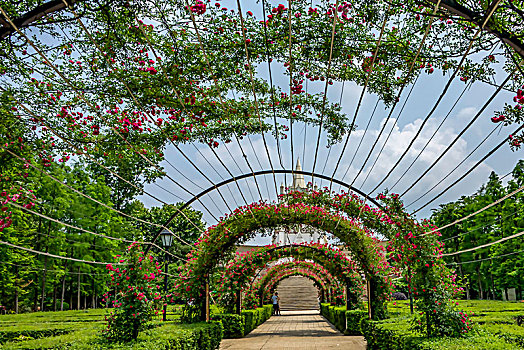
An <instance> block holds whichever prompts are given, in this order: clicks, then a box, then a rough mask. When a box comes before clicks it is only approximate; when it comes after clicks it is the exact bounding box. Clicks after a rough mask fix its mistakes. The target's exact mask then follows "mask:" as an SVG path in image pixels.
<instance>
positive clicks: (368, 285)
mask: <svg viewBox="0 0 524 350" xmlns="http://www.w3.org/2000/svg"><path fill="white" fill-rule="evenodd" d="M367 292H368V315H369V319H370V320H371V319H372V317H373V312H372V308H371V283H370V282H369V279H368V280H367Z"/></svg>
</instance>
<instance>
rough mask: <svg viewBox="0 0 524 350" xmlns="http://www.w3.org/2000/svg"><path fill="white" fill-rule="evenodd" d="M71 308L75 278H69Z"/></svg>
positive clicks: (71, 305)
mask: <svg viewBox="0 0 524 350" xmlns="http://www.w3.org/2000/svg"><path fill="white" fill-rule="evenodd" d="M69 310H73V278H71V279H70V280H69Z"/></svg>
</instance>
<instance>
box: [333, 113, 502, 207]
mask: <svg viewBox="0 0 524 350" xmlns="http://www.w3.org/2000/svg"><path fill="white" fill-rule="evenodd" d="M470 112H471V111H470ZM464 113H466V112H464ZM384 122H385V119H384V120H383V121H382V123H384ZM395 122H396V120H394V119H390V120H389V121H388V125H386V128H385V131H384V133H383V134H382V135H381V137H380V140H379V142H378V143H377V146H376V147H375V150H374V151H373V154H372V156H371V157H370V160H369V161H368V163H367V164H366V166H365V168H364V170H363V171H362V173H361V174H360V176H359V177H358V179H357V180H356V181H355V186H356V187H360V186H362V183H363V181H364V179H365V178H366V176H367V175H368V174H369V178H368V179H367V181H366V183H365V186H363V188H364V189H365V190H368V191H369V190H370V189H372V188H373V187H375V185H376V184H378V183H379V182H380V181H381V180H382V179H383V178H384V176H385V175H386V174H387V173H388V172H389V170H390V169H391V168H392V167H393V165H394V164H395V163H396V161H397V160H398V159H399V157H400V156H401V155H402V153H403V152H404V151H405V149H406V148H407V147H408V145H409V143H410V141H411V140H412V139H413V137H414V136H415V134H416V132H417V130H419V129H420V126H421V124H422V119H416V120H415V121H413V122H411V123H408V124H406V125H403V126H401V127H399V126H398V125H395V126H394V129H393V131H392V134H391V137H390V138H389V140H388V142H387V144H386V145H385V147H384V149H383V151H382V153H381V154H380V158H379V159H378V161H377V163H376V165H375V167H374V168H373V170H372V171H371V166H372V164H373V162H374V160H375V158H376V157H377V156H378V154H379V150H380V149H381V148H382V146H383V145H384V142H385V140H386V137H387V134H388V133H389V131H390V130H391V128H392V126H393V124H394V123H395ZM438 124H439V121H438V120H435V119H430V120H429V121H428V122H427V124H426V125H425V127H424V128H423V130H422V133H421V134H420V135H419V137H418V138H417V140H416V141H415V143H414V144H413V146H412V147H411V149H410V151H409V152H408V153H407V154H406V156H405V157H404V159H403V161H402V162H401V163H400V164H399V165H398V166H397V168H396V169H395V171H394V172H393V173H392V174H391V176H390V177H389V178H388V180H387V181H386V182H384V183H383V184H382V185H381V186H380V187H379V190H380V191H381V190H383V189H385V188H391V187H392V186H393V184H394V183H395V182H396V181H397V180H398V179H399V178H400V176H401V175H402V174H403V173H404V171H405V170H406V169H407V168H408V167H409V166H410V165H411V163H412V162H413V161H414V160H415V158H416V157H417V156H418V155H419V153H420V152H421V150H422V149H423V147H424V146H425V145H426V143H427V142H428V141H429V139H430V138H431V136H432V135H433V133H434V132H435V130H436V128H437V127H438ZM381 125H382V124H381ZM379 130H380V129H372V130H368V132H367V134H366V136H365V138H364V141H363V143H362V146H361V148H360V151H359V154H358V155H357V157H356V159H355V163H353V164H352V166H351V168H350V170H349V172H348V176H347V178H346V181H347V180H348V179H349V181H350V182H351V181H352V180H353V178H354V176H355V175H356V174H357V172H358V170H359V169H360V167H361V166H362V163H363V161H364V159H365V157H366V155H367V152H368V151H369V150H370V149H371V146H372V144H373V142H374V140H375V139H376V138H377V137H378V134H379ZM457 134H458V133H457V130H455V128H454V127H452V126H448V127H446V126H444V127H443V128H441V129H440V130H439V131H438V132H437V133H436V134H435V136H434V137H433V139H432V140H431V142H430V143H429V144H428V146H427V147H426V148H425V149H424V151H423V152H422V154H421V155H420V157H419V158H418V159H417V161H416V162H415V163H414V165H413V166H412V168H411V169H410V170H409V171H408V172H407V173H406V175H405V176H404V177H403V178H402V179H401V181H400V182H399V183H398V184H397V185H396V186H395V187H394V188H393V192H399V193H402V192H403V191H404V190H405V189H406V188H407V187H409V185H411V184H412V183H413V182H414V181H415V180H416V179H418V177H419V176H420V175H421V174H422V173H423V172H424V171H425V170H426V169H427V168H428V167H429V166H430V165H431V164H432V163H433V162H434V161H435V160H436V159H437V158H438V157H439V156H440V155H441V154H442V152H443V151H444V150H445V149H446V148H447V147H448V145H449V144H450V142H451V141H452V140H453V139H455V137H456V136H457ZM362 135H363V133H362V132H360V130H359V131H357V132H355V133H354V134H353V136H354V138H353V136H352V138H353V139H352V141H351V142H350V146H349V147H348V151H346V153H348V155H346V156H345V157H344V161H346V162H347V163H345V164H343V165H342V166H341V167H340V169H339V171H338V172H337V175H338V176H341V175H342V174H343V173H344V171H345V169H346V168H347V166H348V165H349V164H348V162H349V160H350V159H351V157H352V152H353V150H354V149H355V147H356V144H357V143H358V142H359V141H360V138H362ZM352 146H354V147H352ZM469 151H470V149H469V148H468V143H467V142H466V140H465V139H463V138H460V139H459V140H458V141H457V142H456V144H455V145H454V146H453V147H452V148H451V149H450V151H449V152H448V153H446V155H445V156H444V157H443V158H442V159H441V160H440V161H439V162H438V163H437V164H436V165H435V167H434V168H433V169H432V170H431V171H430V172H429V173H428V174H427V175H426V176H424V178H423V179H421V180H420V182H418V183H417V184H416V186H415V187H413V189H412V190H410V191H409V192H408V193H407V194H406V197H405V201H406V202H408V203H409V202H410V201H411V200H413V199H415V198H417V197H418V196H419V195H420V194H422V193H424V192H425V191H426V190H428V189H429V188H431V187H432V186H433V185H434V184H436V183H437V182H438V181H439V180H440V179H442V178H443V177H444V176H446V175H447V174H448V173H449V172H450V171H451V170H452V169H453V168H454V167H455V166H456V165H457V164H459V163H460V162H461V161H462V160H463V159H464V158H465V157H466V156H467V155H468V153H469ZM476 160H477V157H476V156H474V157H473V159H468V160H467V161H466V162H464V164H462V165H461V166H460V168H459V169H457V171H455V173H453V175H451V176H450V177H448V178H447V179H446V180H445V181H444V182H443V183H442V184H440V185H439V186H438V187H437V188H436V189H435V190H434V191H433V192H432V193H430V194H429V195H428V196H427V197H426V198H425V199H422V200H421V201H420V202H418V203H417V204H423V203H425V200H427V199H430V198H432V194H436V193H438V192H439V190H442V189H444V188H445V187H447V185H448V184H450V183H451V182H452V181H454V180H456V179H457V178H458V177H459V176H460V175H461V174H463V173H464V172H465V171H466V170H467V169H469V168H470V167H471V166H472V165H473V164H474V163H475V162H476ZM342 170H344V171H342ZM491 170H492V169H491V167H489V166H488V165H486V164H482V165H480V166H479V167H478V168H477V169H476V170H475V172H474V173H473V174H471V175H470V176H469V177H468V178H467V180H465V181H464V182H461V183H460V185H457V188H460V193H461V194H466V193H471V192H473V191H475V190H477V189H478V188H479V186H480V184H481V183H483V182H485V179H486V178H487V176H488V175H489V172H490V171H491ZM370 171H371V173H370ZM450 192H451V194H453V192H455V191H453V190H451V191H450ZM415 207H417V206H416V205H415ZM410 209H414V208H410Z"/></svg>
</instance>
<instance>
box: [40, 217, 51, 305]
mask: <svg viewBox="0 0 524 350" xmlns="http://www.w3.org/2000/svg"><path fill="white" fill-rule="evenodd" d="M50 234H51V222H49V224H48V225H47V237H46V243H47V244H46V246H45V252H46V253H48V252H49V235H50ZM46 283H47V255H46V256H44V275H43V276H42V300H40V310H41V311H44V307H45V287H46Z"/></svg>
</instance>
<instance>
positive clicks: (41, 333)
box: [0, 327, 72, 344]
mask: <svg viewBox="0 0 524 350" xmlns="http://www.w3.org/2000/svg"><path fill="white" fill-rule="evenodd" d="M71 331H72V329H71V328H69V329H68V328H51V329H20V327H16V329H4V330H1V331H0V344H2V343H6V342H8V341H13V340H15V339H17V340H22V339H38V338H45V337H54V336H57V335H62V334H67V333H69V332H71Z"/></svg>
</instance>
